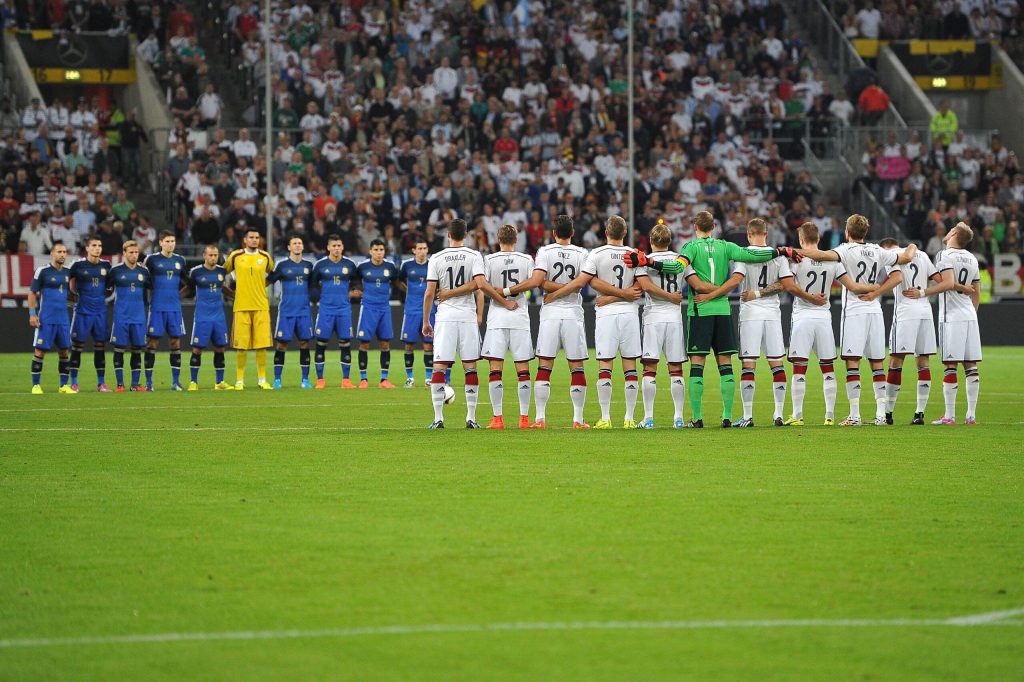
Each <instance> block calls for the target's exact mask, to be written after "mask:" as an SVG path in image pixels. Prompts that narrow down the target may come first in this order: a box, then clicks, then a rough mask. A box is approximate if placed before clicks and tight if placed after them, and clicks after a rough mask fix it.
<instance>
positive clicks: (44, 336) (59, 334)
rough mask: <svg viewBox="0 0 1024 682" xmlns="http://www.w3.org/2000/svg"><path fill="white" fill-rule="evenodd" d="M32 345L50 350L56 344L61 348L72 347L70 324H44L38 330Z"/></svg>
mask: <svg viewBox="0 0 1024 682" xmlns="http://www.w3.org/2000/svg"><path fill="white" fill-rule="evenodd" d="M32 346H33V347H34V348H38V349H39V350H50V349H51V348H53V347H54V346H56V347H57V348H58V349H59V350H64V349H66V348H71V325H70V324H42V325H40V326H39V329H37V330H36V335H35V338H34V339H33V340H32Z"/></svg>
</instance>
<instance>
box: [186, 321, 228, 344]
mask: <svg viewBox="0 0 1024 682" xmlns="http://www.w3.org/2000/svg"><path fill="white" fill-rule="evenodd" d="M207 342H209V345H211V346H213V347H214V348H224V347H225V346H227V345H228V324H227V322H225V321H224V320H222V319H221V320H194V321H193V322H192V341H191V343H192V347H193V348H206V345H207Z"/></svg>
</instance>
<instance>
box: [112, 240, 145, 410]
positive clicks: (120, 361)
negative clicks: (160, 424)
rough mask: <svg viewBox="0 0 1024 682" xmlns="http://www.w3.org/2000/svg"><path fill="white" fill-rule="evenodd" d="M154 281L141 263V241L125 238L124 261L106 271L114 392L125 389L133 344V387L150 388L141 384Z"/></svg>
mask: <svg viewBox="0 0 1024 682" xmlns="http://www.w3.org/2000/svg"><path fill="white" fill-rule="evenodd" d="M151 285H152V276H151V275H150V274H149V270H147V269H146V268H144V267H142V266H141V265H139V243H138V242H136V241H132V240H129V241H126V242H125V243H124V245H123V246H122V247H121V263H120V264H119V265H115V266H114V267H112V268H111V269H110V272H108V273H107V288H108V289H113V290H114V293H115V294H116V298H115V299H114V326H113V328H112V329H111V330H110V343H111V345H112V346H114V374H115V376H116V378H117V388H115V389H114V392H115V393H124V352H125V350H127V349H128V348H131V352H132V355H131V368H132V383H131V390H132V391H141V392H146V391H151V390H152V388H148V387H147V388H143V387H142V386H141V385H140V384H139V379H140V375H141V374H142V349H143V348H144V347H145V345H146V291H147V290H148V289H149V288H150V286H151Z"/></svg>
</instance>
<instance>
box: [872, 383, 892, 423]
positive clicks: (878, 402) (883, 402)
mask: <svg viewBox="0 0 1024 682" xmlns="http://www.w3.org/2000/svg"><path fill="white" fill-rule="evenodd" d="M871 390H872V391H873V392H874V394H875V417H882V418H885V413H886V412H888V411H889V410H888V409H886V408H887V407H889V400H888V398H886V397H885V382H884V381H874V380H872V381H871Z"/></svg>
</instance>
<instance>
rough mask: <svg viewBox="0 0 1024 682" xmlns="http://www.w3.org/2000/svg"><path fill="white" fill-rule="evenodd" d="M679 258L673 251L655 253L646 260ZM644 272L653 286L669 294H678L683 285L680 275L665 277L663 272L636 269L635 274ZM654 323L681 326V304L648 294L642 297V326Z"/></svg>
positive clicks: (658, 260)
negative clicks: (670, 323) (675, 323)
mask: <svg viewBox="0 0 1024 682" xmlns="http://www.w3.org/2000/svg"><path fill="white" fill-rule="evenodd" d="M678 257H679V254H678V253H676V252H675V251H655V252H654V253H652V254H651V255H649V256H647V259H648V260H652V261H655V262H659V263H660V262H664V261H673V260H675V259H676V258H678ZM641 271H642V272H644V273H646V274H647V276H648V277H650V278H651V281H652V282H653V283H654V284H655V286H657V287H659V288H661V289H662V290H664V291H666V292H668V293H670V294H677V293H679V290H680V287H681V286H682V285H683V284H685V280H684V279H683V275H682V273H680V274H678V275H666V274H665V273H663V272H656V271H649V270H647V268H642V269H641V268H637V273H638V274H639V273H640V272H641ZM654 322H678V323H679V324H682V322H683V315H682V309H681V304H679V303H672V302H671V301H666V300H665V299H663V298H658V297H657V296H651V295H650V294H645V295H644V324H647V323H654Z"/></svg>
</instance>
